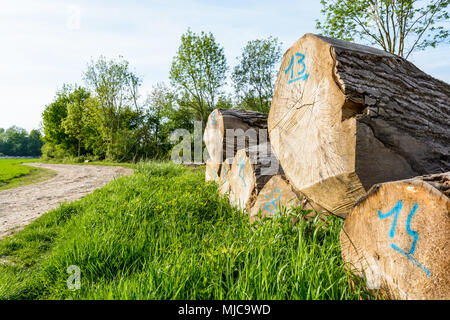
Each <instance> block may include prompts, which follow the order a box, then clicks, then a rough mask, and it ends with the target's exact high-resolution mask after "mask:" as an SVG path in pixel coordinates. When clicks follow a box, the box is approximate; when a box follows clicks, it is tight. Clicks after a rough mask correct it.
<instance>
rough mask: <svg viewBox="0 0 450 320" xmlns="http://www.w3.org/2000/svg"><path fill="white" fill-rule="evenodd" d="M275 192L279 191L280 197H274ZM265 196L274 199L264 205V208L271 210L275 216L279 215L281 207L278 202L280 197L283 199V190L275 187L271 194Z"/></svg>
mask: <svg viewBox="0 0 450 320" xmlns="http://www.w3.org/2000/svg"><path fill="white" fill-rule="evenodd" d="M275 193H278V197H276V198H274V197H275ZM265 198H266V199H272V200H270V201H269V202H267V204H266V205H265V206H264V209H266V210H268V211H270V212H271V213H272V214H273V215H274V216H275V217H278V209H279V207H278V205H277V202H279V201H280V199H281V191H280V189H278V188H277V187H274V188H273V191H272V192H271V193H270V194H268V195H266V196H265ZM271 205H272V206H273V207H274V209H275V210H274V209H272V208H270V206H271Z"/></svg>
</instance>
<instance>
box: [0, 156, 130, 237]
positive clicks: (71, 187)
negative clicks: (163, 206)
mask: <svg viewBox="0 0 450 320" xmlns="http://www.w3.org/2000/svg"><path fill="white" fill-rule="evenodd" d="M26 165H29V166H33V167H38V168H45V169H51V170H53V171H56V172H57V175H56V176H55V177H54V178H52V179H50V180H47V181H44V182H40V183H36V184H31V185H27V186H23V187H19V188H15V189H9V190H4V191H0V238H2V237H3V236H5V235H10V234H12V233H14V232H16V231H17V230H20V229H22V228H23V227H24V226H25V225H27V224H29V223H30V222H32V221H33V220H34V219H36V218H38V217H39V216H41V215H42V214H43V213H46V212H47V211H49V210H51V209H54V208H56V207H58V206H59V204H61V203H62V202H65V201H73V200H77V199H80V198H82V197H83V196H85V195H87V194H88V193H91V192H93V191H94V190H95V189H98V188H101V187H103V186H104V185H105V184H106V183H108V182H109V181H111V180H112V179H114V178H116V177H120V176H124V175H131V174H133V170H132V169H128V168H123V167H110V166H94V165H84V166H81V165H66V164H44V163H27V164H26Z"/></svg>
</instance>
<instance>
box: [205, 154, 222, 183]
mask: <svg viewBox="0 0 450 320" xmlns="http://www.w3.org/2000/svg"><path fill="white" fill-rule="evenodd" d="M220 168H221V165H220V164H219V163H216V162H214V161H213V160H212V159H208V160H206V168H205V181H206V182H208V181H214V182H216V183H219V180H220Z"/></svg>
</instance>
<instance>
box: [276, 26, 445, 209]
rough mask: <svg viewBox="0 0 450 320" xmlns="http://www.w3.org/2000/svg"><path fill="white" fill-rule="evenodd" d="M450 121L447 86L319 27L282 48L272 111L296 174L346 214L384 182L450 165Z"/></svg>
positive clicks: (281, 152) (282, 155)
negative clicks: (322, 34)
mask: <svg viewBox="0 0 450 320" xmlns="http://www.w3.org/2000/svg"><path fill="white" fill-rule="evenodd" d="M449 123H450V86H449V85H448V84H446V83H444V82H442V81H440V80H437V79H434V78H432V77H431V76H429V75H427V74H425V73H424V72H422V71H421V70H419V69H418V68H416V67H415V66H414V65H413V64H411V63H410V62H408V61H406V60H405V59H403V58H400V57H398V56H396V55H393V54H390V53H387V52H384V51H381V50H377V49H374V48H371V47H367V46H362V45H358V44H354V43H349V42H346V41H341V40H335V39H331V38H326V37H320V36H315V35H312V34H306V35H305V36H303V37H302V38H300V39H299V40H298V41H297V42H296V43H295V44H294V45H293V46H292V47H291V48H290V49H288V51H287V52H286V53H285V54H284V57H283V61H282V64H281V68H280V72H279V74H278V79H277V83H276V88H275V92H274V97H273V100H272V106H271V109H270V113H269V118H268V128H269V136H270V141H271V143H272V145H273V149H274V152H275V154H276V155H277V158H278V160H279V161H280V164H281V166H282V167H283V169H284V171H285V173H286V176H287V178H288V180H289V181H290V182H291V184H292V185H293V186H294V187H295V188H296V190H297V191H300V192H302V193H304V194H305V195H306V196H307V197H308V198H309V199H311V200H313V201H314V202H316V203H318V204H320V205H322V206H323V207H324V208H325V209H327V210H328V211H330V212H332V213H334V214H336V215H338V216H341V217H345V216H346V215H347V214H348V212H349V211H350V209H351V207H352V206H353V204H354V203H355V202H356V201H357V200H358V199H359V198H360V197H361V196H363V195H364V194H365V192H366V191H367V190H368V189H369V188H370V187H371V186H372V185H374V184H376V183H381V182H386V181H392V180H400V179H407V178H411V177H414V176H418V175H424V174H431V173H441V172H445V171H449V170H450V149H449V148H448V146H449V144H450V126H449Z"/></svg>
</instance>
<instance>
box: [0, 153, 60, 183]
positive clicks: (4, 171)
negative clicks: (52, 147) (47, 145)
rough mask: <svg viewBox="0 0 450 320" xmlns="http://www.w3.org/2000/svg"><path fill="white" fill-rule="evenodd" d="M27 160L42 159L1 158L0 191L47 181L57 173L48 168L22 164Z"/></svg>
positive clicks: (36, 160)
mask: <svg viewBox="0 0 450 320" xmlns="http://www.w3.org/2000/svg"><path fill="white" fill-rule="evenodd" d="M26 162H40V159H0V191H1V190H5V189H12V188H17V187H20V186H24V185H28V184H32V183H37V182H41V181H45V180H47V179H50V178H51V177H53V176H54V174H55V173H54V172H53V171H51V170H48V169H42V168H34V167H30V166H24V165H22V163H26Z"/></svg>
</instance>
